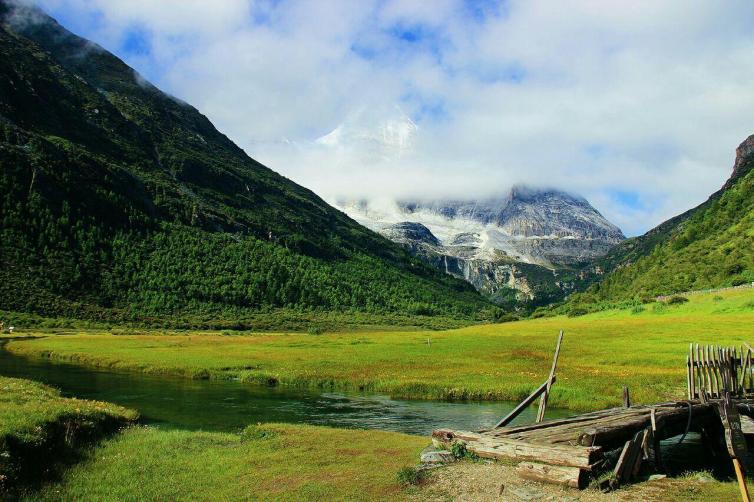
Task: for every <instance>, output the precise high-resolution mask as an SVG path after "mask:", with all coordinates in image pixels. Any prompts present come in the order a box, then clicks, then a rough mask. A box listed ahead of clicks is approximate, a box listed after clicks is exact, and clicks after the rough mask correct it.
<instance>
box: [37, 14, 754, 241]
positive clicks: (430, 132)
mask: <svg viewBox="0 0 754 502" xmlns="http://www.w3.org/2000/svg"><path fill="white" fill-rule="evenodd" d="M27 1H34V0H27ZM35 3H37V4H38V5H40V6H41V7H42V8H43V9H45V10H46V11H47V12H48V13H50V14H51V15H52V16H53V17H55V18H56V19H57V20H58V21H59V22H60V23H61V24H63V25H64V26H65V27H67V28H68V29H70V30H71V31H73V32H75V33H77V34H79V35H81V36H83V37H85V38H88V39H90V40H93V41H95V42H97V43H99V44H100V45H102V46H103V47H104V48H106V49H108V50H110V51H112V52H113V53H115V54H116V55H118V56H119V57H121V58H122V59H123V60H124V61H126V63H128V64H129V65H130V66H132V67H134V68H135V69H136V70H137V71H138V72H139V73H140V74H141V75H143V76H144V77H145V78H147V79H148V80H150V81H151V82H152V83H154V84H155V85H157V86H158V87H160V88H161V89H163V90H164V91H166V92H168V93H170V94H172V95H174V96H176V97H178V98H180V99H182V100H184V101H187V102H189V103H191V104H192V105H194V106H195V107H197V108H198V109H199V110H200V111H201V112H202V113H204V114H205V115H207V116H208V117H209V118H210V120H212V121H213V123H214V124H215V125H216V126H217V128H218V129H219V130H220V131H222V132H224V133H225V134H227V135H228V136H229V137H230V138H231V139H232V140H233V141H235V142H236V143H237V144H238V145H239V146H241V147H242V148H244V149H245V150H246V152H247V153H248V154H249V155H250V156H252V157H254V158H255V159H257V160H258V161H260V162H262V163H264V164H266V165H268V166H269V167H271V168H272V169H274V170H276V171H278V172H280V173H281V174H283V175H285V176H287V177H289V178H291V179H292V180H294V181H296V182H297V183H300V184H302V185H304V186H306V187H308V188H311V189H312V190H314V191H315V192H317V193H319V194H320V195H322V196H323V197H324V198H326V199H327V200H335V199H336V198H388V199H389V198H404V199H405V198H422V199H431V198H438V197H442V198H446V197H447V198H460V199H477V198H486V197H490V196H495V195H499V194H501V193H504V192H506V191H507V190H508V189H509V188H510V187H511V186H513V185H515V184H527V185H531V186H535V187H547V188H559V189H563V190H566V191H570V192H573V193H576V194H579V195H582V196H584V197H586V198H587V199H588V200H589V201H590V202H591V203H592V204H593V205H594V206H595V207H596V208H597V209H598V210H600V211H601V212H602V213H603V214H604V215H605V216H606V217H607V218H608V219H610V220H611V221H612V222H614V223H615V224H617V225H618V226H619V227H621V229H622V230H623V231H624V233H626V234H627V235H638V234H641V233H643V232H645V231H646V230H648V229H650V228H652V227H654V226H655V225H657V224H659V223H661V222H662V221H664V220H666V219H667V218H669V217H671V216H674V215H676V214H678V213H680V212H683V211H685V210H686V209H689V208H691V207H693V206H695V205H697V204H699V203H701V202H703V201H704V200H705V199H706V198H707V197H708V196H709V195H710V194H711V193H712V192H714V191H715V190H717V189H718V188H719V187H720V186H721V185H722V184H723V183H724V181H725V180H726V179H727V178H728V176H729V175H730V172H731V168H732V165H733V160H734V155H735V147H736V146H737V145H738V144H739V143H740V142H741V141H743V140H744V139H745V138H746V137H747V136H748V135H750V134H753V133H754V85H752V82H753V81H754V30H753V29H752V26H754V2H752V1H751V0H711V1H702V0H651V1H643V0H630V1H622V0H612V1H611V0H561V1H557V2H556V1H552V0H550V1H545V0H508V1H503V2H496V1H488V0H479V1H471V0H465V1H464V0H457V1H454V0H432V1H426V0H401V1H397V0H344V1H339V0H312V1H296V0H290V1H289V0H216V1H204V0H159V1H157V0H155V1H148V0H36V2H35Z"/></svg>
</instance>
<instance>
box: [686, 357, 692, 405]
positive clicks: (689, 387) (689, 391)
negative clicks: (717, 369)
mask: <svg viewBox="0 0 754 502" xmlns="http://www.w3.org/2000/svg"><path fill="white" fill-rule="evenodd" d="M691 375H692V372H691V355H688V356H686V396H687V397H688V398H689V399H693V398H694V395H693V394H692V393H693V389H694V385H693V384H692V383H691V379H692V378H693V377H692V376H691Z"/></svg>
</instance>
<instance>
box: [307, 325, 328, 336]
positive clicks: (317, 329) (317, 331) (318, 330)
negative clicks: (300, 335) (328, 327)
mask: <svg viewBox="0 0 754 502" xmlns="http://www.w3.org/2000/svg"><path fill="white" fill-rule="evenodd" d="M306 332H307V333H309V334H310V335H314V336H316V335H321V334H323V333H324V332H325V329H324V328H323V327H321V326H309V329H308V330H306Z"/></svg>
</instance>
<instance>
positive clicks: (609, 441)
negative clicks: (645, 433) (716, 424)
mask: <svg viewBox="0 0 754 502" xmlns="http://www.w3.org/2000/svg"><path fill="white" fill-rule="evenodd" d="M710 410H711V408H710V406H709V405H706V404H695V405H692V415H693V416H694V417H696V418H702V417H704V416H709V413H710ZM655 415H656V419H657V420H659V421H662V423H663V425H672V424H673V423H678V422H683V421H684V420H687V419H688V408H687V407H684V408H676V409H674V410H663V411H659V410H658V411H657V412H656V414H655ZM683 423H685V422H683ZM650 425H651V415H649V414H647V415H643V416H640V417H638V418H637V417H631V418H630V419H627V420H625V421H621V422H616V423H613V424H610V425H607V426H598V427H590V428H585V429H584V432H583V433H582V434H581V436H580V437H579V444H580V445H599V446H610V445H620V444H621V443H623V442H624V441H626V440H628V439H629V438H630V436H631V435H633V434H635V433H636V431H637V430H639V429H644V428H645V427H647V426H650Z"/></svg>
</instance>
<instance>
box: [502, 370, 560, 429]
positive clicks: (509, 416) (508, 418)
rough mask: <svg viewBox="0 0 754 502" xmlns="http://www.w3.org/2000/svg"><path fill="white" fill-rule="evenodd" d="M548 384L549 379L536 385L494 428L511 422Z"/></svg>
mask: <svg viewBox="0 0 754 502" xmlns="http://www.w3.org/2000/svg"><path fill="white" fill-rule="evenodd" d="M554 381H555V377H553V382H554ZM548 385H551V384H550V382H549V381H548V382H545V383H543V384H542V385H540V386H539V387H537V390H535V391H534V392H532V393H531V394H530V395H529V397H527V398H526V399H524V400H523V401H521V403H519V405H518V406H516V407H515V408H514V409H513V411H511V412H510V413H508V414H507V415H506V416H505V417H503V418H502V420H500V421H499V422H498V423H497V424H496V425H495V427H494V428H495V429H496V428H498V427H502V426H504V425H507V424H509V423H511V421H512V420H513V419H514V418H516V417H517V416H519V415H520V414H521V412H522V411H524V410H525V409H526V408H528V407H529V406H530V405H531V403H533V402H534V401H536V400H537V398H538V397H539V396H540V394H542V393H543V392H544V391H545V389H547V386H548Z"/></svg>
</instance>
